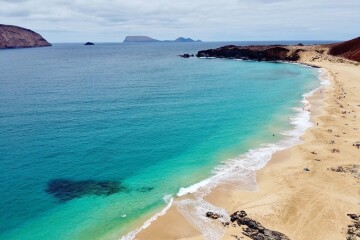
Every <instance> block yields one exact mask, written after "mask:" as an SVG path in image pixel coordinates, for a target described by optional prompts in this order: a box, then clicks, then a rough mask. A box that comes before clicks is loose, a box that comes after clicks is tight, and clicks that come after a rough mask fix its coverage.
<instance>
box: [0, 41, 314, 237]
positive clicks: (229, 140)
mask: <svg viewBox="0 0 360 240" xmlns="http://www.w3.org/2000/svg"><path fill="white" fill-rule="evenodd" d="M225 44H230V43H151V44H116V43H114V44H110V43H107V44H105V43H104V44H96V45H95V46H83V45H82V44H54V46H53V47H47V48H33V49H11V50H1V51H0V66H1V74H0V193H1V198H0V239H6V240H38V239H47V240H65V239H66V240H68V239H79V240H83V239H84V240H85V239H86V240H95V239H105V240H107V239H109V240H110V239H111V240H112V239H120V238H121V237H122V236H126V234H128V233H129V232H130V231H133V230H135V229H136V228H138V227H140V226H141V224H142V223H143V222H145V221H146V220H147V219H148V218H149V217H151V216H153V215H154V214H156V213H157V212H159V211H161V210H162V209H164V208H165V207H166V206H167V205H168V204H169V203H170V202H172V199H173V198H174V197H176V196H177V195H184V194H186V193H188V192H194V191H196V190H199V189H200V188H201V187H204V186H205V185H208V184H210V183H211V184H214V183H215V182H216V181H218V182H221V181H226V179H228V178H229V176H232V177H233V179H232V180H234V181H236V178H241V177H242V178H243V179H242V180H244V181H246V180H247V179H246V178H251V177H250V176H248V175H246V174H244V175H241V174H240V175H241V176H240V175H236V176H234V175H231V174H230V173H229V172H231V171H232V170H231V169H233V168H234V166H236V167H239V166H241V167H242V168H244V169H252V170H256V169H259V168H261V167H263V166H264V165H265V164H266V161H268V160H269V157H270V156H271V154H272V153H273V152H274V151H276V150H278V149H281V148H282V147H285V146H288V145H289V144H294V143H295V142H296V141H297V140H298V136H299V135H300V134H301V133H302V132H303V131H304V130H305V129H306V128H307V127H308V126H310V123H309V122H308V120H309V115H308V112H307V111H304V110H303V109H304V107H305V105H304V104H306V100H305V99H304V94H305V93H308V92H311V91H312V90H313V89H316V88H317V87H319V86H320V81H319V70H318V69H314V68H310V67H305V66H301V65H296V64H285V63H265V62H252V61H237V60H224V59H199V58H189V59H183V58H180V57H178V56H177V55H179V54H183V53H196V52H197V51H198V50H203V49H209V48H214V47H219V46H223V45H225ZM232 44H233V43H232ZM236 44H238V45H246V44H249V43H246V42H240V43H236ZM250 44H256V43H253V42H252V43H250ZM269 44H271V42H269ZM296 139H297V140H296ZM237 172H238V170H237ZM224 173H226V174H224ZM250 180H251V179H249V181H250ZM184 215H186V216H188V214H184ZM125 238H126V239H131V234H130V235H127V237H124V239H125Z"/></svg>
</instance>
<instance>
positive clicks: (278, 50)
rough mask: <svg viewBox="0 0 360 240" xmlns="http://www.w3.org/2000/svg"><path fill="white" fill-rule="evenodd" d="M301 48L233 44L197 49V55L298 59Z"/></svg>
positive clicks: (271, 59) (257, 59)
mask: <svg viewBox="0 0 360 240" xmlns="http://www.w3.org/2000/svg"><path fill="white" fill-rule="evenodd" d="M300 51H301V49H296V50H290V49H288V48H286V47H284V46H281V45H272V46H234V45H228V46H224V47H220V48H217V49H209V50H203V51H199V52H198V53H197V57H206V58H209V57H216V58H233V59H243V60H255V61H298V60H299V59H300V56H299V52H300Z"/></svg>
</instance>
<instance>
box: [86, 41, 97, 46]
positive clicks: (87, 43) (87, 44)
mask: <svg viewBox="0 0 360 240" xmlns="http://www.w3.org/2000/svg"><path fill="white" fill-rule="evenodd" d="M84 45H85V46H92V45H95V43H92V42H86V43H85V44H84Z"/></svg>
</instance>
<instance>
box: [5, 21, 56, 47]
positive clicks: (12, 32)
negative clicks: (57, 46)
mask: <svg viewBox="0 0 360 240" xmlns="http://www.w3.org/2000/svg"><path fill="white" fill-rule="evenodd" d="M48 46H51V44H50V43H49V42H48V41H46V40H45V39H44V38H43V37H42V36H41V35H40V34H38V33H36V32H34V31H31V30H29V29H26V28H22V27H17V26H12V25H3V24H0V48H31V47H48Z"/></svg>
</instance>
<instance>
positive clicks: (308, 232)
mask: <svg viewBox="0 0 360 240" xmlns="http://www.w3.org/2000/svg"><path fill="white" fill-rule="evenodd" d="M304 48H305V49H306V50H308V51H307V52H304V53H302V56H301V62H302V63H307V64H312V65H316V66H319V67H322V68H324V69H326V70H327V71H328V77H329V78H330V80H331V83H332V84H331V85H330V86H327V87H326V88H325V89H323V90H322V91H318V92H316V93H315V94H314V95H313V96H312V97H310V99H309V101H310V103H311V108H310V111H311V113H312V118H311V120H312V122H313V123H314V125H315V126H314V127H312V128H310V129H308V130H307V132H306V134H305V135H304V136H302V138H301V139H302V143H301V144H299V145H296V146H294V147H291V148H289V149H287V150H283V151H280V152H277V153H275V154H274V155H273V157H272V159H271V161H270V162H269V163H268V164H267V165H266V167H264V168H263V169H261V170H260V171H258V172H257V173H256V179H257V183H258V191H254V192H247V191H236V190H234V189H231V188H228V187H224V186H219V187H217V188H216V189H214V190H213V191H212V192H211V193H210V194H209V195H208V196H206V200H207V201H208V202H210V203H212V204H213V205H215V206H219V207H221V208H224V209H225V210H226V211H227V212H228V213H229V214H231V213H233V212H235V211H237V210H245V211H246V212H247V213H248V215H249V216H250V217H251V218H253V219H255V220H257V221H259V222H260V223H261V224H262V225H263V226H265V227H267V228H270V229H272V230H276V231H279V232H282V233H284V234H285V235H287V236H288V237H289V238H290V239H296V240H302V239H303V240H305V239H306V240H310V239H314V240H315V239H327V240H330V239H336V240H338V239H346V232H347V225H348V224H350V223H351V221H350V219H349V217H348V216H347V215H346V214H348V213H357V214H359V213H360V178H359V172H360V171H359V165H360V149H357V148H356V147H354V146H353V143H355V142H356V141H360V66H359V65H358V64H356V63H354V62H350V61H347V60H343V59H340V58H335V57H330V56H328V55H326V54H318V52H317V51H316V50H319V49H320V50H321V47H320V46H313V47H304ZM325 50H326V49H325ZM345 111H346V114H345V113H343V112H345ZM332 141H334V142H332ZM353 164H356V165H357V166H358V167H357V168H356V167H355V168H354V169H353V172H349V171H347V172H334V171H331V168H337V167H338V166H343V167H347V166H352V165H353ZM304 168H308V169H309V170H310V171H304ZM356 171H357V173H356ZM186 197H188V198H191V197H192V196H191V195H188V196H186ZM214 221H218V220H214ZM217 224H219V225H221V223H220V221H219V222H218V223H217ZM224 230H225V234H224V236H223V238H222V239H236V238H234V237H233V236H232V235H237V236H239V237H243V238H241V239H249V238H247V237H245V236H244V235H243V234H242V233H241V232H242V229H241V228H240V227H238V226H237V227H233V226H232V225H230V227H226V228H225V227H224ZM136 239H141V240H161V239H167V240H169V239H170V240H171V239H184V240H185V239H187V240H190V239H191V240H195V239H196V240H198V239H199V240H200V239H204V237H203V236H202V235H201V233H200V232H199V231H197V230H196V229H195V228H194V227H192V225H191V224H189V223H188V221H187V220H186V219H185V218H184V217H183V216H182V215H181V214H180V213H179V212H178V211H177V209H176V207H174V206H173V207H172V208H171V209H170V210H169V211H168V212H167V213H166V214H165V215H164V216H161V217H159V218H158V219H157V220H156V221H155V222H153V223H152V224H151V225H150V226H149V227H148V228H146V229H145V230H143V231H142V232H140V233H139V234H138V235H137V237H136Z"/></svg>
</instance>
